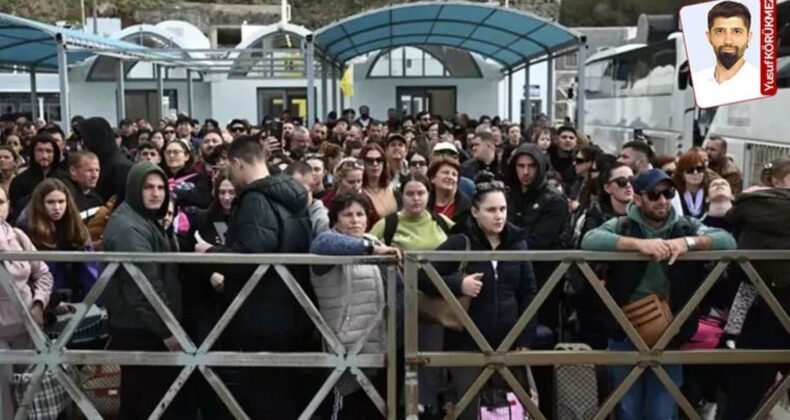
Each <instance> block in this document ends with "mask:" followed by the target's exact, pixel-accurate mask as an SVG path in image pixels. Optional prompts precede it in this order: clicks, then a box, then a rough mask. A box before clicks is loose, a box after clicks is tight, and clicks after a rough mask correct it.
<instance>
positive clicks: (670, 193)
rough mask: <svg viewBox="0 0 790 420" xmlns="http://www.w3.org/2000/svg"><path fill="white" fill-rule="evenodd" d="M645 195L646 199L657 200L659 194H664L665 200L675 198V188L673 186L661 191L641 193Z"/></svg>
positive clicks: (659, 196)
mask: <svg viewBox="0 0 790 420" xmlns="http://www.w3.org/2000/svg"><path fill="white" fill-rule="evenodd" d="M642 194H644V195H646V196H647V199H648V200H650V201H658V199H659V198H661V196H664V198H666V199H667V200H671V199H673V198H675V189H674V188H667V189H665V190H663V191H655V190H654V191H647V192H644V193H642Z"/></svg>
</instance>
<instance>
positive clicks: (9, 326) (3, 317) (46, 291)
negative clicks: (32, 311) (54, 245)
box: [0, 221, 52, 338]
mask: <svg viewBox="0 0 790 420" xmlns="http://www.w3.org/2000/svg"><path fill="white" fill-rule="evenodd" d="M35 250H36V247H35V246H33V243H32V242H31V241H30V238H28V237H27V235H25V233H24V232H22V231H21V230H19V229H15V228H13V227H11V225H9V224H8V223H6V222H5V221H3V222H0V251H2V252H22V251H35ZM3 264H4V265H5V268H6V270H8V273H9V274H10V275H11V281H12V282H13V284H14V287H16V289H17V292H19V295H20V296H21V297H22V302H23V303H24V304H25V307H26V308H30V307H31V306H32V305H33V302H41V305H42V307H44V308H46V307H47V304H48V303H49V295H50V293H52V274H51V273H50V272H49V268H47V265H46V264H45V263H44V262H42V261H4V262H3ZM24 331H25V327H24V325H23V324H22V319H21V318H20V317H19V315H18V314H17V312H16V310H15V309H14V306H13V304H12V303H11V298H10V297H9V296H8V295H7V294H6V293H5V291H4V290H3V289H1V288H0V338H2V337H13V336H15V335H18V334H21V333H23V332H24Z"/></svg>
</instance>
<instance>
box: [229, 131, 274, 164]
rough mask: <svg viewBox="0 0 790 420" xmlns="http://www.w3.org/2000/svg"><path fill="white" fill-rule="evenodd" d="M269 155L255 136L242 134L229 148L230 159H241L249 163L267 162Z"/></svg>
mask: <svg viewBox="0 0 790 420" xmlns="http://www.w3.org/2000/svg"><path fill="white" fill-rule="evenodd" d="M267 157H268V156H267V153H266V150H265V149H264V148H263V146H261V143H260V142H259V141H258V137H255V136H248V135H244V136H240V137H238V138H237V139H236V140H233V142H232V143H231V144H230V149H228V159H241V160H243V161H244V162H247V163H254V162H265V161H266V158H267Z"/></svg>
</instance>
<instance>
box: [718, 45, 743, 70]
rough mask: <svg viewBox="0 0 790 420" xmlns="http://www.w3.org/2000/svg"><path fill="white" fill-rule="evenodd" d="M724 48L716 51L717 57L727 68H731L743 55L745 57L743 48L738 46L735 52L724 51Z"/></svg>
mask: <svg viewBox="0 0 790 420" xmlns="http://www.w3.org/2000/svg"><path fill="white" fill-rule="evenodd" d="M723 48H724V47H720V48H719V50H718V51H716V58H717V59H718V60H719V63H721V65H722V66H724V68H725V69H727V70H729V69H731V68H732V66H734V65H735V63H737V62H738V60H739V59H740V58H741V57H743V50H742V49H740V48H737V47H736V48H735V52H723V51H722V49H723Z"/></svg>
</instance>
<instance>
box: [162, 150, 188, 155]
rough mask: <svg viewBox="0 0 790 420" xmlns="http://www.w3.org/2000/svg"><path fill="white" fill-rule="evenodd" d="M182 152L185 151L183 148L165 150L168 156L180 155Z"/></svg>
mask: <svg viewBox="0 0 790 420" xmlns="http://www.w3.org/2000/svg"><path fill="white" fill-rule="evenodd" d="M182 153H185V152H184V151H183V150H176V149H173V150H165V154H166V155H168V156H178V155H180V154H182Z"/></svg>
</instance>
